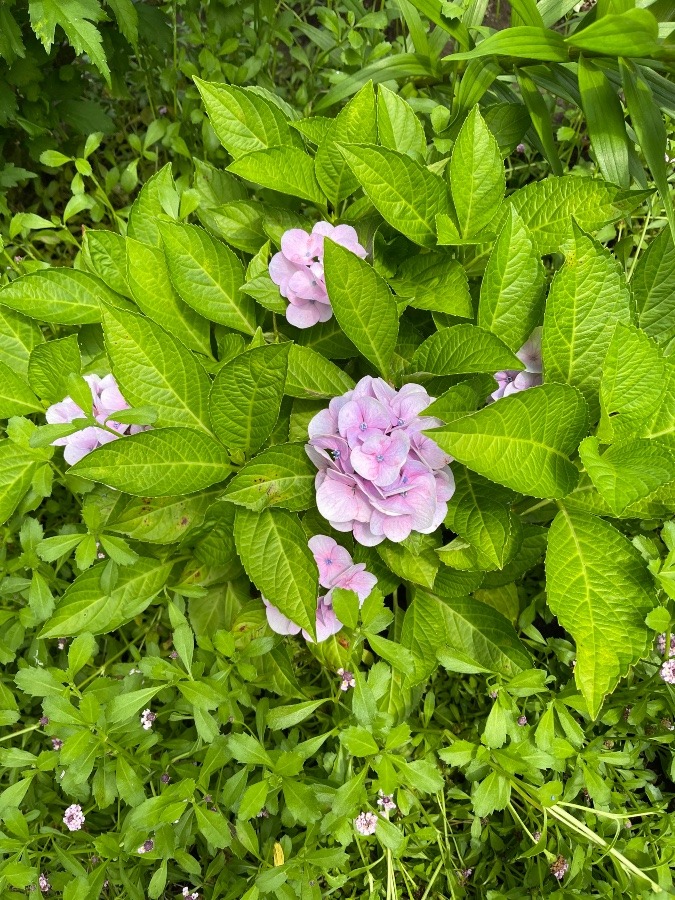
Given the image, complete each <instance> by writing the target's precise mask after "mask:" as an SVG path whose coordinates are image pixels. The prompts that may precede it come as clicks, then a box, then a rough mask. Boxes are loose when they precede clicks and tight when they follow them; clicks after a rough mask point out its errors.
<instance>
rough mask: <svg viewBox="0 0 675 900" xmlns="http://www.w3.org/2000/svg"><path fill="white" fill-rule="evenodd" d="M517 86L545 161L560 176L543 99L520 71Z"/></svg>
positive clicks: (548, 116) (556, 152)
mask: <svg viewBox="0 0 675 900" xmlns="http://www.w3.org/2000/svg"><path fill="white" fill-rule="evenodd" d="M518 84H519V85H520V92H521V94H522V95H523V100H524V101H525V106H527V109H528V112H529V113H530V118H531V119H532V124H533V125H534V130H535V131H536V132H537V135H538V137H539V140H540V141H541V143H542V146H543V148H544V152H545V154H546V159H547V160H548V161H549V163H550V165H551V168H552V169H553V173H554V174H555V175H562V171H563V170H562V165H561V163H560V158H559V157H558V151H557V149H556V145H555V138H554V137H553V127H552V126H551V114H550V112H549V110H548V107H547V106H546V103H545V101H544V98H543V97H542V96H541V94H540V93H539V91H538V90H537V86H536V84H535V83H534V82H533V81H532V79H531V78H530V76H529V75H528V74H527V73H526V72H524V71H523V70H522V69H521V70H519V71H518Z"/></svg>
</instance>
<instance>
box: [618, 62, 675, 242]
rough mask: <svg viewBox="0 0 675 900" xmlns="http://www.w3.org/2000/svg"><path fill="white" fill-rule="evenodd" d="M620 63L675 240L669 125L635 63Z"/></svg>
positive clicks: (635, 121) (639, 134) (628, 99)
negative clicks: (666, 159)
mask: <svg viewBox="0 0 675 900" xmlns="http://www.w3.org/2000/svg"><path fill="white" fill-rule="evenodd" d="M620 66H621V77H622V80H623V91H624V95H625V97H626V106H627V107H628V112H629V113H630V119H631V122H632V124H633V128H634V129H635V134H636V135H637V138H638V140H639V142H640V148H641V149H642V153H643V154H644V157H645V159H646V160H647V165H648V166H649V168H650V170H651V173H652V178H653V179H654V183H655V184H656V189H657V190H658V192H659V196H660V197H661V202H662V203H663V205H664V207H665V210H666V216H667V217H668V224H669V225H670V230H671V232H672V234H673V238H674V239H675V212H674V211H673V202H672V199H671V197H670V185H669V184H668V172H667V170H666V161H665V155H666V126H665V123H664V121H663V116H662V115H661V111H660V110H659V108H658V106H657V105H656V103H655V102H654V96H653V94H652V92H651V88H650V87H649V85H648V84H647V82H646V81H645V80H644V79H643V78H642V77H641V75H640V73H639V72H638V70H637V68H636V66H635V65H634V64H633V63H631V62H629V61H627V60H623V59H622V60H621V62H620Z"/></svg>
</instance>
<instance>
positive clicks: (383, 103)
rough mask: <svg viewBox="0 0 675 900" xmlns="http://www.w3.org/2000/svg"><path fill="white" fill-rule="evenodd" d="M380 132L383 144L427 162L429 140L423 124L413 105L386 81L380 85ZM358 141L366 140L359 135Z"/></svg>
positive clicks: (378, 131)
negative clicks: (386, 84) (389, 86)
mask: <svg viewBox="0 0 675 900" xmlns="http://www.w3.org/2000/svg"><path fill="white" fill-rule="evenodd" d="M377 134H378V137H379V141H378V143H379V144H381V145H382V146H383V147H389V149H390V150H398V151H399V153H406V154H407V155H408V156H412V158H413V159H418V160H420V161H421V162H424V159H425V156H426V152H427V139H426V136H425V134H424V128H423V127H422V123H421V122H420V120H419V119H418V117H417V116H416V115H415V113H414V112H413V110H412V107H411V106H410V104H409V103H407V102H406V101H405V100H404V99H403V98H402V97H401V96H399V95H398V94H395V93H394V91H390V90H389V88H387V87H385V86H384V85H383V84H380V85H379V86H378V88H377ZM357 143H366V141H362V140H361V139H360V138H359V139H358V140H357ZM370 143H373V141H370Z"/></svg>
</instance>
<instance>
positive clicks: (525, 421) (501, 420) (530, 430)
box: [425, 384, 588, 497]
mask: <svg viewBox="0 0 675 900" xmlns="http://www.w3.org/2000/svg"><path fill="white" fill-rule="evenodd" d="M587 428H588V416H587V412H586V403H585V402H584V399H583V397H582V396H581V394H579V392H578V391H577V390H575V389H574V388H571V387H569V386H568V385H562V384H545V385H542V386H540V387H534V388H530V389H529V390H527V391H522V392H521V393H519V394H512V395H511V396H509V397H503V398H502V399H501V400H498V401H497V402H496V403H493V404H492V405H491V406H488V407H486V408H485V409H481V410H479V411H478V412H476V413H472V414H471V415H468V416H465V417H464V418H463V419H457V420H456V421H454V422H452V423H450V424H449V425H446V426H444V427H443V428H437V429H435V430H433V431H429V432H425V433H426V434H428V435H429V436H430V437H432V438H433V440H435V441H436V442H437V443H438V445H439V446H440V447H441V448H442V449H443V450H445V451H446V453H450V454H451V455H452V456H454V457H455V459H457V460H458V461H459V462H461V463H464V465H465V466H467V467H468V468H469V469H472V470H473V471H474V472H478V474H479V475H484V476H485V477H486V478H489V479H490V480H491V481H496V482H497V483H498V484H503V485H505V486H506V487H510V488H512V489H513V490H515V491H519V492H521V493H523V494H527V495H529V496H531V497H564V496H566V494H569V492H570V491H571V490H573V489H574V486H575V485H576V483H577V480H578V478H579V472H578V469H577V468H576V467H575V466H574V465H573V464H572V463H571V462H570V459H569V456H570V454H571V453H572V452H573V451H574V450H576V448H577V447H578V446H579V443H580V441H581V439H582V438H583V437H584V436H585V435H586V431H587Z"/></svg>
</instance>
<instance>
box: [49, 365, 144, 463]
mask: <svg viewBox="0 0 675 900" xmlns="http://www.w3.org/2000/svg"><path fill="white" fill-rule="evenodd" d="M84 379H85V381H86V382H87V384H88V385H89V389H90V390H91V401H92V406H91V409H90V410H87V411H86V412H85V411H84V410H82V409H80V407H79V406H78V405H77V403H75V401H74V400H73V399H72V398H71V397H66V398H65V400H61V401H60V402H59V403H54V404H52V405H51V406H50V407H49V409H48V410H47V412H46V414H45V415H46V418H47V422H48V423H49V424H50V425H67V424H70V423H71V422H73V421H74V420H75V419H84V418H86V417H87V416H91V415H93V416H94V418H95V419H96V421H97V422H99V424H101V425H104V424H105V425H106V427H107V428H110V429H112V431H106V430H105V428H97V427H96V426H95V425H90V426H88V427H87V428H83V429H81V431H76V432H75V433H74V434H69V435H67V436H66V437H61V438H57V439H56V440H55V441H52V444H53V446H55V447H64V448H65V449H64V451H63V456H64V459H65V461H66V462H67V463H69V464H70V465H71V466H72V465H74V464H75V463H76V462H78V461H79V460H81V459H82V457H83V456H86V455H87V453H91V451H92V450H96V449H97V448H98V447H101V446H102V445H103V444H108V443H110V441H116V440H117V438H118V437H121V436H122V435H125V434H137V433H138V432H139V431H145V429H146V427H147V426H146V425H123V424H121V423H120V422H115V421H113V420H112V419H110V418H109V416H112V415H114V414H115V413H116V412H120V411H121V410H123V409H129V404H128V403H127V401H126V400H125V399H124V397H123V396H122V394H121V393H120V389H119V388H118V386H117V382H116V381H115V379H114V377H113V376H112V375H106V376H105V378H99V376H98V375H85V376H84ZM112 432H116V434H113V433H112Z"/></svg>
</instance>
